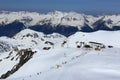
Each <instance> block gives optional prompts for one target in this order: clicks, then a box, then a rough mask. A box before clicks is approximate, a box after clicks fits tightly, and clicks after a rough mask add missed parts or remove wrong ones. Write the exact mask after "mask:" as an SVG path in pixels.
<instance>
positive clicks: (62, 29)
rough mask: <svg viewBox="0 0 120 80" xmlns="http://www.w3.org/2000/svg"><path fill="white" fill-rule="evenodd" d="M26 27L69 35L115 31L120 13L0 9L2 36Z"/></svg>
mask: <svg viewBox="0 0 120 80" xmlns="http://www.w3.org/2000/svg"><path fill="white" fill-rule="evenodd" d="M26 28H27V29H32V30H35V31H39V32H43V33H44V34H51V33H54V32H55V33H60V34H62V35H65V36H67V37H68V36H70V35H72V34H74V33H75V32H78V31H82V32H94V31H98V30H107V31H108V30H109V31H115V30H120V15H119V14H115V15H98V16H92V15H85V14H80V13H76V12H60V11H54V12H49V13H47V14H43V13H37V12H27V11H26V12H25V11H19V12H9V11H0V36H8V37H13V36H14V35H15V34H17V33H19V32H20V31H21V30H24V29H26Z"/></svg>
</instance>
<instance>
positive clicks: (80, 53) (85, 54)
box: [0, 29, 120, 80]
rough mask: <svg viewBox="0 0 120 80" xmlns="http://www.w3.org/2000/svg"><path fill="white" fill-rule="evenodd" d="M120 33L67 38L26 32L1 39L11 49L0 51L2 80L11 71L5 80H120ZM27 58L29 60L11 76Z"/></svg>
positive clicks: (80, 33)
mask: <svg viewBox="0 0 120 80" xmlns="http://www.w3.org/2000/svg"><path fill="white" fill-rule="evenodd" d="M119 34H120V31H97V32H93V33H84V32H77V33H75V34H73V35H71V36H69V37H65V36H63V35H60V34H58V33H53V34H50V35H45V34H43V33H40V32H36V31H33V30H29V29H25V30H23V31H21V32H20V33H18V34H16V35H15V36H14V37H13V38H7V37H0V41H7V42H8V43H9V45H10V46H12V49H10V51H6V52H0V78H1V76H2V75H3V74H5V73H6V72H7V71H9V72H8V74H5V75H8V76H7V78H4V79H6V80H120V63H119V61H120V41H119V37H120V35H119ZM14 43H15V44H14ZM0 46H1V45H0ZM0 48H2V49H4V46H2V47H0ZM29 52H33V53H34V54H33V56H29ZM10 53H11V54H10ZM18 53H19V54H18ZM8 56H9V57H8ZM6 57H7V58H6ZM13 57H14V59H12V58H13ZM26 57H27V59H28V61H27V62H25V63H24V64H23V65H21V67H20V68H19V69H18V70H16V71H15V72H14V73H11V72H12V71H11V69H12V70H14V68H15V67H16V66H17V65H18V64H20V62H21V59H22V58H23V59H24V60H26ZM17 58H18V59H17ZM9 73H10V75H9ZM1 79H3V78H1Z"/></svg>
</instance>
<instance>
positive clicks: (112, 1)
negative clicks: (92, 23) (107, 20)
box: [0, 0, 120, 14]
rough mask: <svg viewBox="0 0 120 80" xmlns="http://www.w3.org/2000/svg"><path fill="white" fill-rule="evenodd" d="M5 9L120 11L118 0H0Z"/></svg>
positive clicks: (84, 11)
mask: <svg viewBox="0 0 120 80" xmlns="http://www.w3.org/2000/svg"><path fill="white" fill-rule="evenodd" d="M0 10H6V11H36V12H50V11H55V10H58V11H66V12H68V11H76V12H81V13H86V14H104V13H120V0H0Z"/></svg>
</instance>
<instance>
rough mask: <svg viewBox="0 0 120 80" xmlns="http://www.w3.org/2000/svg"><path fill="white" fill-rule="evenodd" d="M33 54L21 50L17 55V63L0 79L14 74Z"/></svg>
mask: <svg viewBox="0 0 120 80" xmlns="http://www.w3.org/2000/svg"><path fill="white" fill-rule="evenodd" d="M34 53H35V52H33V51H32V50H31V49H22V50H19V51H18V53H17V56H18V57H19V59H20V60H19V63H18V64H16V65H15V66H13V68H12V69H11V70H9V71H7V72H6V73H5V74H2V75H1V77H0V79H5V78H7V77H9V76H10V75H12V74H13V73H15V72H16V71H17V70H18V69H19V68H20V67H21V66H23V65H24V64H25V63H26V62H27V61H28V60H29V59H31V58H32V56H33V54H34Z"/></svg>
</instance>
